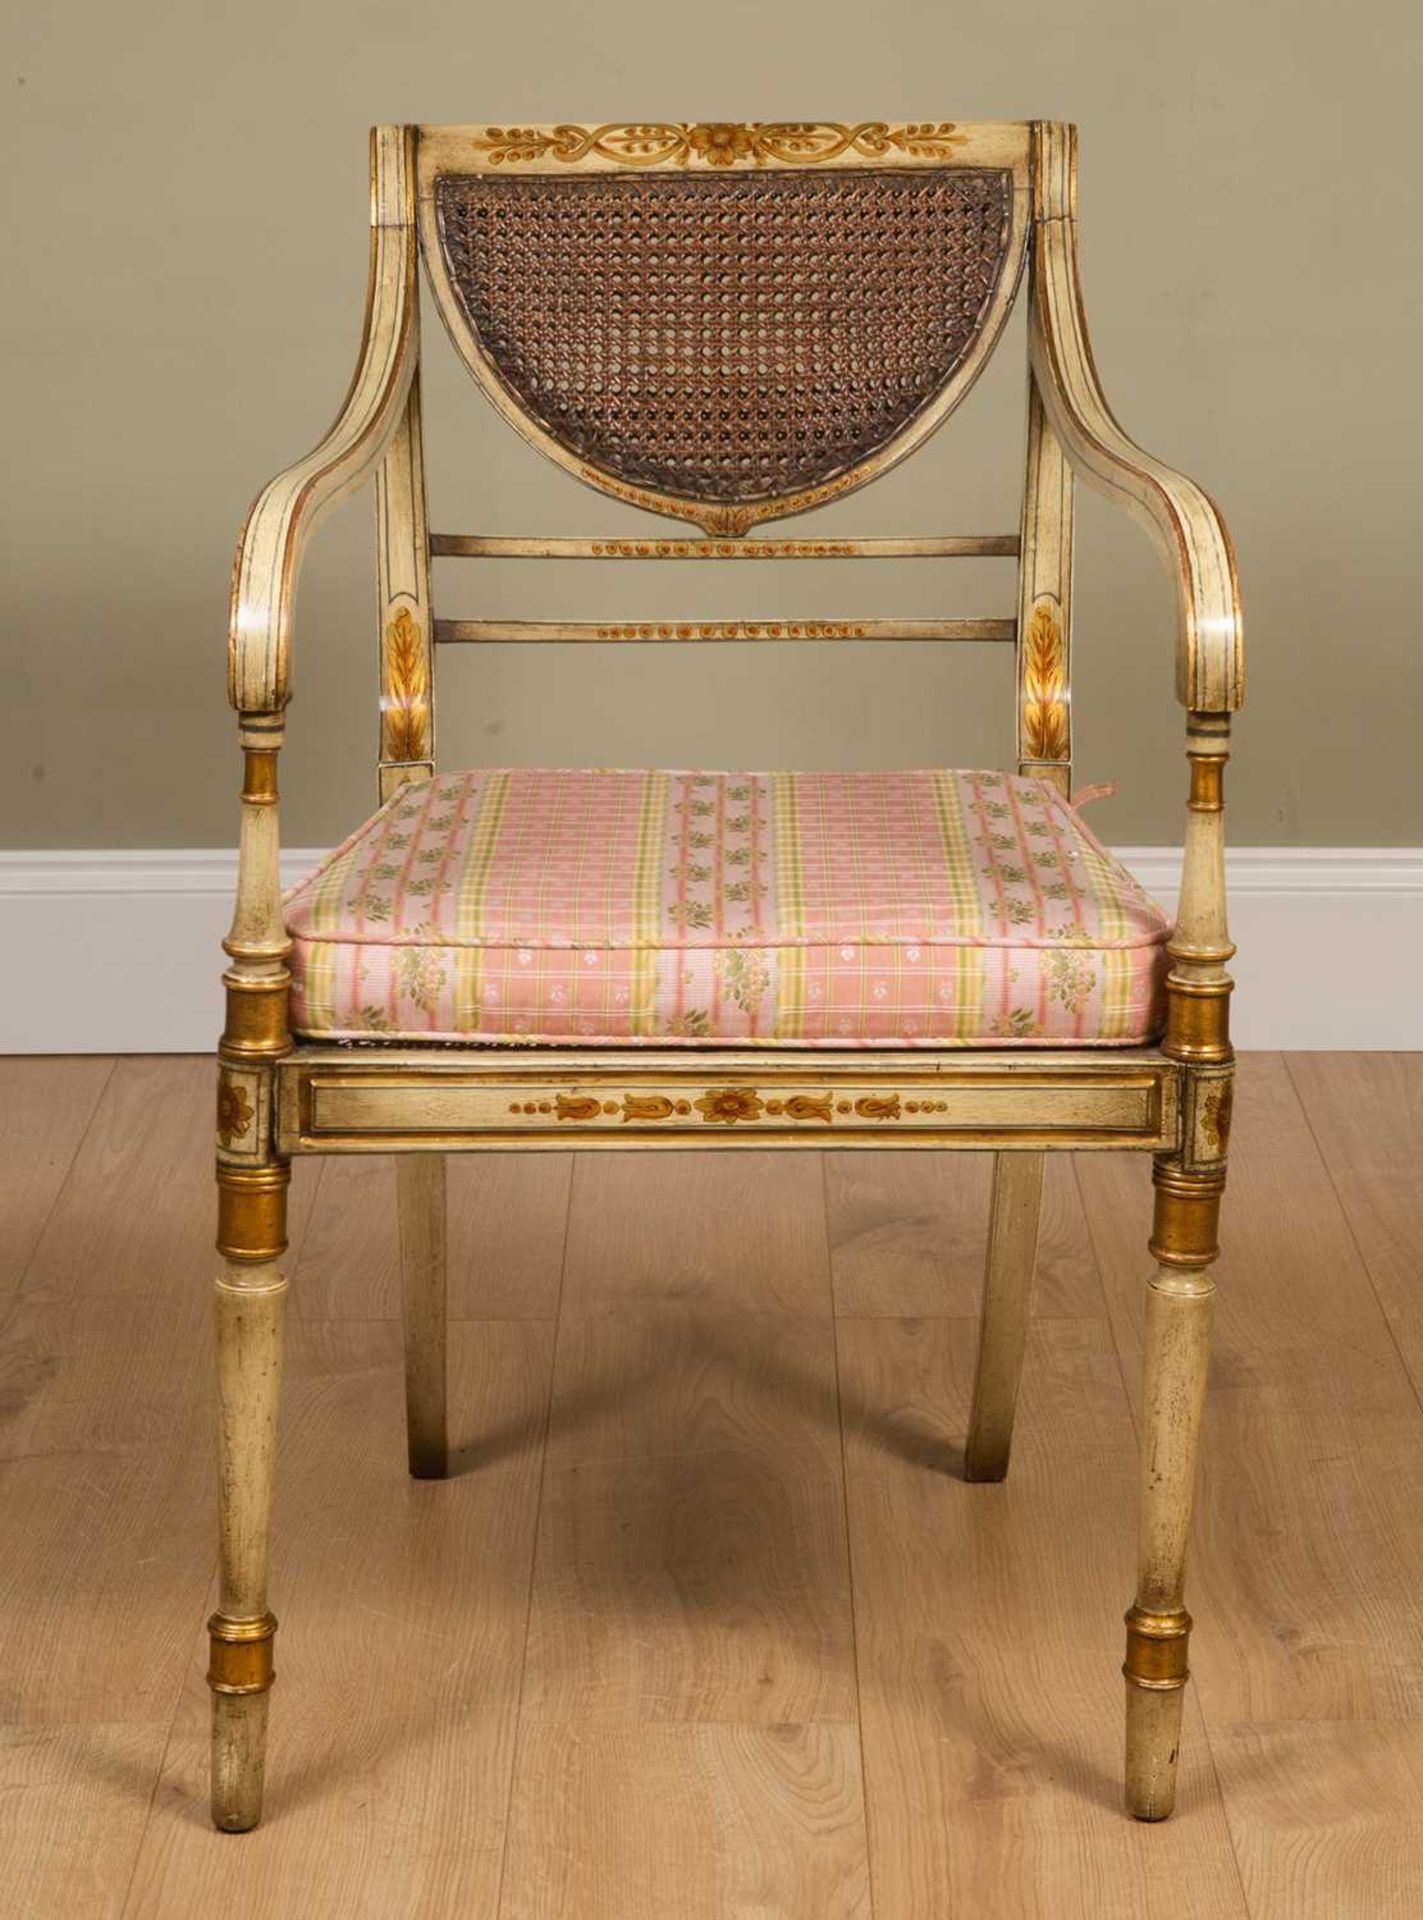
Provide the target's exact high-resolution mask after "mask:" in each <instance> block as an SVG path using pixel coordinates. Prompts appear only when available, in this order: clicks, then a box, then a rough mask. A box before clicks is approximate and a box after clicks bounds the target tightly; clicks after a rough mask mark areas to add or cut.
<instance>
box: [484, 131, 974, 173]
mask: <svg viewBox="0 0 1423 1920" xmlns="http://www.w3.org/2000/svg"><path fill="white" fill-rule="evenodd" d="M965 139H966V136H965V135H964V134H962V133H960V132H959V131H958V128H957V126H956V125H955V123H954V122H953V121H952V120H915V121H908V122H906V123H905V124H903V125H901V126H896V127H892V126H890V125H889V124H888V122H887V121H883V120H863V121H860V122H858V123H857V124H856V125H853V126H845V125H842V124H840V123H839V122H837V121H831V120H770V121H750V122H748V121H740V120H699V121H696V122H683V121H639V122H635V123H631V124H626V123H618V122H609V123H607V124H605V125H603V126H598V127H575V126H568V125H564V126H555V127H486V128H485V129H484V131H483V132H482V133H480V134H477V135H476V136H475V140H474V145H475V147H476V149H477V150H478V151H479V152H480V153H482V154H483V155H485V156H486V157H487V159H488V161H489V164H490V165H491V166H493V167H499V166H515V167H517V166H528V165H529V164H530V163H531V162H533V161H538V160H554V161H558V162H561V163H562V164H563V165H564V166H578V165H579V164H580V163H581V162H583V161H585V160H589V159H593V158H596V159H599V160H606V161H609V162H611V163H612V164H613V165H615V166H621V167H686V166H690V165H693V164H694V163H700V164H701V165H703V166H707V167H734V166H738V165H740V166H748V165H749V166H757V167H760V166H764V165H765V164H766V163H767V161H779V162H781V164H782V165H784V166H802V167H804V166H819V165H822V164H823V163H824V162H825V161H827V160H838V159H839V158H840V156H841V155H842V154H846V153H855V154H858V155H859V156H861V157H862V158H863V159H866V160H881V159H884V158H885V157H886V156H893V155H896V154H899V155H903V156H904V157H906V158H908V159H914V160H934V159H943V158H946V157H947V156H948V155H949V154H951V153H952V152H953V150H954V148H955V147H960V146H962V145H963V144H964V142H965Z"/></svg>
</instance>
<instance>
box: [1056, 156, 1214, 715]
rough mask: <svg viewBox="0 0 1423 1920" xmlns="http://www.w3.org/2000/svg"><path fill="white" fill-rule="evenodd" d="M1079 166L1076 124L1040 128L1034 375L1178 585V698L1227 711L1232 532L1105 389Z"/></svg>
mask: <svg viewBox="0 0 1423 1920" xmlns="http://www.w3.org/2000/svg"><path fill="white" fill-rule="evenodd" d="M1076 171H1077V130H1076V128H1075V127H1069V126H1062V125H1056V124H1052V123H1048V122H1043V123H1040V124H1039V125H1038V128H1037V148H1036V155H1035V164H1034V219H1035V221H1036V234H1035V238H1034V246H1033V274H1032V301H1031V309H1030V312H1029V316H1028V337H1029V343H1030V352H1031V356H1032V365H1033V372H1034V376H1035V378H1036V381H1037V385H1038V389H1039V391H1040V392H1041V394H1042V398H1043V404H1044V406H1045V407H1046V409H1047V413H1048V417H1049V419H1050V420H1051V421H1052V424H1053V427H1054V429H1055V430H1056V432H1057V433H1058V435H1059V436H1060V438H1061V440H1062V444H1063V446H1064V448H1065V449H1066V452H1067V455H1068V458H1069V459H1070V460H1071V461H1072V464H1073V466H1074V467H1075V468H1076V470H1077V472H1078V473H1079V474H1080V476H1081V477H1082V479H1084V480H1085V481H1087V483H1088V484H1089V485H1090V486H1093V487H1095V488H1096V489H1097V490H1098V492H1100V493H1104V494H1105V495H1106V496H1107V498H1108V499H1110V500H1114V501H1116V502H1117V504H1118V505H1119V506H1122V507H1125V508H1126V510H1127V512H1128V513H1130V514H1131V515H1132V517H1133V518H1134V519H1135V520H1138V521H1139V522H1140V523H1141V524H1142V525H1143V526H1145V527H1146V529H1147V531H1148V532H1149V533H1150V534H1151V535H1152V537H1153V539H1154V540H1155V542H1156V544H1157V547H1158V550H1159V551H1160V553H1161V556H1162V559H1163V561H1164V563H1165V565H1166V567H1167V569H1168V571H1169V572H1170V573H1171V574H1172V575H1173V576H1174V578H1175V580H1176V586H1177V596H1178V605H1179V613H1180V625H1179V631H1178V641H1177V655H1176V688H1177V695H1178V697H1179V699H1180V700H1181V703H1182V705H1183V706H1187V707H1191V708H1194V709H1196V710H1198V711H1201V712H1206V713H1221V712H1228V711H1229V710H1231V709H1232V708H1235V707H1238V706H1239V705H1240V703H1241V701H1242V699H1243V697H1244V690H1243V656H1242V638H1241V623H1240V592H1239V588H1238V586H1237V583H1236V578H1235V556H1234V553H1233V551H1232V548H1231V544H1230V537H1229V535H1228V534H1227V533H1226V530H1225V523H1224V521H1223V520H1222V519H1221V517H1220V514H1219V511H1218V510H1217V508H1216V505H1215V502H1214V501H1213V500H1212V499H1211V498H1210V497H1209V495H1208V494H1206V493H1205V492H1204V491H1203V490H1202V489H1201V488H1200V487H1198V486H1197V485H1196V483H1195V482H1194V481H1193V480H1188V479H1187V478H1186V477H1185V476H1184V474H1179V473H1175V472H1173V471H1172V470H1171V469H1170V468H1169V467H1167V466H1164V465H1163V464H1162V462H1161V461H1159V460H1155V459H1153V458H1152V456H1151V455H1150V454H1147V453H1143V452H1142V450H1141V448H1140V447H1138V446H1136V445H1135V444H1134V443H1133V442H1132V441H1131V440H1130V439H1128V437H1127V435H1126V434H1125V433H1123V431H1122V429H1121V428H1120V426H1118V424H1117V422H1116V420H1115V419H1114V418H1113V417H1112V413H1111V409H1110V408H1109V407H1108V405H1107V402H1106V399H1105V397H1104V396H1103V393H1102V388H1101V384H1100V382H1099V380H1098V377H1097V369H1096V366H1095V365H1094V363H1093V360H1092V348H1091V344H1090V342H1089V340H1088V334H1087V321H1086V316H1085V314H1084V311H1083V303H1082V286H1081V276H1080V269H1079V266H1078V258H1077V186H1076Z"/></svg>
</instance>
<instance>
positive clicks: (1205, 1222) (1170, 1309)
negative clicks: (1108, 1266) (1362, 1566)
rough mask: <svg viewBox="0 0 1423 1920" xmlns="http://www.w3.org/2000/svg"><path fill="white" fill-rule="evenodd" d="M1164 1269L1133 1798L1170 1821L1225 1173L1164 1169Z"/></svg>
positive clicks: (1139, 1810) (1146, 1473)
mask: <svg viewBox="0 0 1423 1920" xmlns="http://www.w3.org/2000/svg"><path fill="white" fill-rule="evenodd" d="M1156 1180H1157V1193H1156V1230H1155V1233H1154V1234H1153V1237H1152V1244H1151V1251H1152V1253H1153V1254H1154V1255H1155V1256H1156V1258H1157V1261H1158V1263H1159V1264H1158V1266H1157V1270H1156V1273H1155V1275H1154V1276H1153V1277H1152V1279H1151V1281H1150V1282H1149V1283H1148V1290H1147V1304H1146V1330H1145V1345H1144V1351H1143V1363H1142V1391H1141V1508H1140V1524H1139V1533H1138V1551H1137V1588H1136V1601H1135V1603H1134V1605H1133V1606H1132V1607H1131V1609H1130V1611H1129V1612H1128V1614H1127V1617H1126V1623H1127V1657H1126V1662H1125V1664H1124V1666H1123V1668H1122V1671H1123V1673H1124V1674H1125V1675H1126V1695H1127V1722H1126V1804H1127V1811H1128V1812H1129V1813H1132V1814H1135V1816H1136V1817H1137V1819H1139V1820H1164V1819H1165V1818H1166V1816H1167V1814H1169V1813H1170V1812H1171V1809H1172V1807H1173V1806H1174V1805H1175V1801H1176V1762H1177V1755H1178V1752H1179V1750H1180V1744H1181V1710H1182V1706H1183V1695H1184V1689H1185V1685H1186V1680H1187V1677H1188V1667H1187V1645H1188V1642H1189V1638H1190V1632H1191V1616H1190V1614H1189V1613H1187V1611H1186V1607H1185V1584H1186V1546H1187V1540H1188V1537H1189V1534H1190V1528H1191V1510H1192V1506H1193V1504H1194V1499H1195V1485H1196V1453H1197V1447H1198V1443H1199V1439H1200V1429H1201V1414H1202V1411H1203V1410H1204V1407H1205V1397H1206V1369H1207V1363H1208V1360H1209V1357H1210V1338H1211V1319H1212V1314H1213V1310H1214V1304H1215V1282H1214V1281H1213V1279H1212V1278H1211V1275H1210V1271H1209V1269H1208V1267H1207V1265H1206V1264H1205V1263H1206V1261H1208V1260H1213V1259H1214V1258H1215V1221H1216V1212H1217V1210H1218V1208H1219V1205H1220V1191H1221V1184H1222V1176H1221V1175H1220V1174H1219V1173H1199V1174H1187V1173H1183V1172H1181V1171H1180V1170H1179V1169H1178V1168H1175V1167H1172V1166H1170V1165H1158V1167H1157V1170H1156Z"/></svg>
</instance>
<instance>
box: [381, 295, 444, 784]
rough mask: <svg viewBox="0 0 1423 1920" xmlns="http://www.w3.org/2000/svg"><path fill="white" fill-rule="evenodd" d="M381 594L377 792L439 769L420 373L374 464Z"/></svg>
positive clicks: (417, 372) (416, 375) (414, 323)
mask: <svg viewBox="0 0 1423 1920" xmlns="http://www.w3.org/2000/svg"><path fill="white" fill-rule="evenodd" d="M416 313H417V316H418V304H417V308H416ZM416 324H418V321H417V322H412V332H413V331H414V328H415V325H416ZM375 492H376V594H377V604H378V607H379V618H380V797H381V799H382V800H383V801H384V800H388V799H389V798H390V796H391V794H392V793H394V792H395V790H396V788H397V787H402V786H404V785H406V784H407V782H409V781H411V780H421V779H426V778H428V777H429V776H430V775H431V774H433V773H434V771H435V663H434V650H433V646H432V633H433V621H434V608H433V606H432V604H431V600H430V540H429V533H428V529H427V527H426V524H425V444H424V436H423V433H422V430H421V419H420V374H419V370H418V368H417V370H416V371H415V373H414V374H413V376H412V378H411V381H410V391H409V393H408V394H407V396H406V400H405V411H404V413H403V414H402V415H401V418H400V422H399V424H398V425H397V427H396V429H395V432H394V433H393V434H392V435H391V438H390V443H389V445H388V446H387V447H386V450H385V454H384V457H383V458H382V460H381V463H380V465H379V467H377V469H376V489H375Z"/></svg>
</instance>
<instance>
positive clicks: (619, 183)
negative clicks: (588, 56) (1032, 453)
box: [435, 168, 1012, 505]
mask: <svg viewBox="0 0 1423 1920" xmlns="http://www.w3.org/2000/svg"><path fill="white" fill-rule="evenodd" d="M435 208H436V222H437V230H438V233H439V240H440V250H441V254H442V257H443V260H444V265H445V270H446V272H447V273H448V275H449V277H450V281H451V283H452V284H453V287H454V290H455V294H456V297H457V299H458V301H459V306H460V311H461V313H462V314H463V316H464V319H465V321H466V323H467V324H468V326H469V327H470V329H471V331H472V333H473V334H474V336H475V338H476V339H477V340H478V342H479V345H480V347H481V349H482V351H483V353H484V354H485V355H486V357H487V358H488V360H489V362H490V363H491V365H492V367H493V369H494V371H495V374H496V376H497V378H498V379H499V380H500V382H501V383H502V385H503V386H504V388H505V389H506V391H507V392H508V393H509V394H510V395H511V397H512V398H513V399H514V400H515V401H516V402H517V404H518V405H520V406H521V407H522V408H523V409H524V410H525V411H526V412H527V413H528V414H529V416H530V417H531V418H532V419H533V420H535V421H536V422H537V423H538V424H539V425H540V426H541V427H542V428H543V429H544V431H545V432H546V433H548V434H549V435H550V436H551V438H553V439H554V440H556V441H557V442H558V443H559V445H560V446H562V447H563V448H565V449H566V450H567V452H568V453H570V454H571V455H573V456H574V457H575V458H577V459H579V460H581V461H585V462H587V463H588V464H589V465H590V466H593V467H596V468H598V469H600V470H601V471H602V472H604V473H606V474H609V475H611V476H612V477H613V478H614V479H616V480H620V481H622V482H623V483H624V484H626V485H629V486H634V487H640V488H645V489H647V490H648V491H650V492H653V493H664V494H670V495H673V496H675V497H676V498H678V499H681V500H685V501H688V502H708V503H712V504H716V505H733V504H739V503H742V502H747V501H753V502H757V503H760V502H769V501H775V500H783V499H785V498H786V497H787V496H788V495H793V494H798V493H802V492H805V491H806V490H808V489H810V488H814V487H817V486H820V485H822V484H823V483H825V482H827V481H833V480H836V479H839V478H840V477H841V476H842V475H843V474H846V473H848V472H850V471H852V470H853V469H854V468H856V467H858V466H860V465H861V464H862V463H863V462H864V461H865V460H867V459H869V458H870V457H871V456H872V455H873V454H876V453H879V452H880V451H882V449H884V448H885V447H886V446H888V445H889V444H890V442H891V441H893V440H894V439H895V438H896V436H897V435H898V434H900V433H901V432H903V430H904V429H905V428H906V427H907V426H908V425H909V424H910V422H911V421H913V420H914V419H915V417H916V416H917V415H918V414H919V413H921V412H922V411H923V410H924V408H925V407H926V406H927V405H928V404H929V402H930V401H931V400H932V399H933V398H934V397H935V396H936V395H937V394H938V393H939V392H940V391H941V390H942V389H943V387H944V386H945V384H946V383H947V381H948V380H949V379H950V377H951V376H952V374H953V373H954V371H955V370H956V369H957V368H958V367H959V366H960V365H961V364H962V362H963V359H964V356H965V354H966V353H967V351H968V349H969V348H970V347H971V346H972V345H973V342H974V341H975V339H976V338H977V336H978V332H979V329H980V327H981V326H982V324H983V320H984V317H985V315H986V314H987V312H988V310H989V306H990V303H991V300H992V295H993V292H994V290H995V288H996V287H997V285H998V281H999V278H1000V276H1001V274H1002V272H1003V268H1004V263H1005V260H1006V257H1007V250H1008V238H1009V233H1010V230H1011V214H1012V194H1011V187H1010V183H1009V179H1008V176H1007V175H1006V173H1004V172H1003V171H1001V170H998V169H991V170H990V169H987V168H982V169H980V168H973V169H968V168H963V169H959V170H957V171H951V170H948V169H942V170H935V171H933V172H924V173H917V174H916V173H901V172H897V171H894V172H891V171H888V170H876V171H869V170H867V171H864V172H855V173H817V172H814V171H807V172H789V171H786V172H779V173H770V174H761V175H756V174H748V173H742V174H725V175H721V176H711V177H706V176H701V177H689V176H687V175H685V174H683V175H678V174H669V173H654V174H641V175H639V174H605V175H602V176H600V177H596V176H595V177H593V178H573V179H563V180H558V179H549V178H547V177H546V176H541V175H535V176H527V175H526V176H524V177H522V178H520V177H518V176H514V177H505V178H494V177H490V176H487V175H486V176H470V175H458V174H447V175H444V176H443V177H442V178H441V179H439V180H438V181H437V183H436V189H435Z"/></svg>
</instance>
